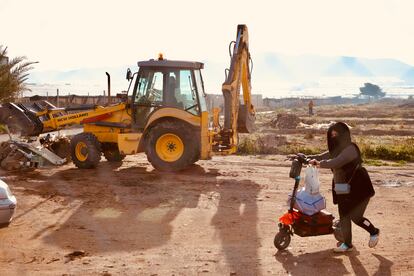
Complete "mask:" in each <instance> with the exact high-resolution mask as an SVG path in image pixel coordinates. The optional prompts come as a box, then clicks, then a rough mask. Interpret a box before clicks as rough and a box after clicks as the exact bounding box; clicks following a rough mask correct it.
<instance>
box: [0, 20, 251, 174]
mask: <svg viewBox="0 0 414 276" xmlns="http://www.w3.org/2000/svg"><path fill="white" fill-rule="evenodd" d="M229 49H230V50H231V49H233V51H232V52H231V51H230V52H231V53H230V56H231V64H230V68H229V69H228V70H226V79H225V82H224V83H223V85H222V92H223V96H224V124H223V126H221V125H220V123H219V110H218V109H217V108H216V109H214V110H213V112H212V113H213V114H209V112H208V110H207V106H206V101H205V97H206V95H205V92H204V85H203V78H202V74H201V69H203V67H204V65H203V63H200V62H191V61H173V60H167V59H164V58H163V57H162V55H160V56H159V58H158V59H157V60H153V59H151V60H148V61H140V62H138V67H139V70H138V72H136V73H134V74H132V72H131V71H130V70H129V69H128V71H127V79H128V81H129V82H130V84H129V89H128V90H129V91H130V90H132V96H131V97H127V98H126V100H125V102H122V103H118V104H113V105H108V106H85V107H83V108H76V110H73V109H71V108H56V107H54V106H53V105H51V104H50V103H48V102H42V103H36V104H34V105H32V106H30V107H28V106H27V105H24V104H6V105H3V107H2V108H1V109H0V114H3V122H6V123H8V124H9V125H13V124H15V125H18V126H20V129H21V131H22V134H24V135H26V136H36V135H39V134H42V133H47V132H50V131H55V130H60V129H65V128H67V127H68V126H70V125H76V124H80V125H82V126H83V132H82V133H80V134H77V135H75V136H73V137H72V138H71V141H70V151H71V159H72V161H73V162H74V163H75V165H76V166H77V167H78V168H84V169H87V168H94V167H96V166H97V165H98V163H99V161H100V159H101V155H102V153H103V155H104V156H105V158H106V159H107V160H108V161H121V160H122V159H123V158H124V157H125V155H129V154H136V153H139V152H145V153H146V155H147V157H148V160H149V162H150V163H151V164H152V165H153V166H154V167H155V168H156V169H158V170H162V171H177V170H181V169H183V168H185V167H187V166H189V165H190V164H193V163H194V162H196V161H197V160H199V159H209V158H211V156H213V155H226V154H232V153H235V152H236V150H237V144H238V133H239V132H242V133H247V132H251V131H253V127H254V119H255V110H254V107H253V105H252V102H251V75H250V73H251V71H250V70H251V67H250V65H251V58H250V53H249V43H248V31H247V27H246V25H238V27H237V37H236V41H234V42H232V43H231V44H230V46H229ZM240 86H241V87H242V88H243V97H242V99H243V104H239V101H240V88H241V87H240ZM82 109H83V110H82ZM0 117H1V116H0ZM210 118H212V122H211V123H210Z"/></svg>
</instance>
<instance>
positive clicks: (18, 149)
mask: <svg viewBox="0 0 414 276" xmlns="http://www.w3.org/2000/svg"><path fill="white" fill-rule="evenodd" d="M69 145H70V141H69V139H68V138H66V137H52V138H46V139H43V140H41V141H40V142H39V141H29V140H23V139H21V138H20V139H18V140H17V139H10V140H9V141H5V142H1V143H0V168H1V169H3V170H6V171H14V170H21V169H27V168H38V167H43V166H47V165H50V164H53V165H63V164H65V163H67V162H68V161H69V160H70V158H69V153H70V152H69Z"/></svg>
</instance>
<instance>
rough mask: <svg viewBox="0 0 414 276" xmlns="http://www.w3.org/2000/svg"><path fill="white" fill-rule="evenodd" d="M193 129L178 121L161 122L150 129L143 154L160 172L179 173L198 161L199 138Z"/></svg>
mask: <svg viewBox="0 0 414 276" xmlns="http://www.w3.org/2000/svg"><path fill="white" fill-rule="evenodd" d="M196 133H198V132H197V131H195V130H194V128H193V127H191V126H189V125H188V124H186V123H184V122H180V121H172V120H171V121H163V122H161V123H158V124H157V125H156V126H154V127H153V128H151V129H150V131H149V133H148V136H147V140H146V149H145V153H146V155H147V158H148V161H149V162H150V163H151V165H152V166H153V167H154V168H156V169H157V170H160V171H167V172H173V171H179V170H182V169H184V168H186V167H188V166H189V165H191V164H193V163H194V162H195V161H196V160H198V157H199V154H200V153H199V152H200V147H199V143H200V142H199V140H200V138H199V136H197V135H196Z"/></svg>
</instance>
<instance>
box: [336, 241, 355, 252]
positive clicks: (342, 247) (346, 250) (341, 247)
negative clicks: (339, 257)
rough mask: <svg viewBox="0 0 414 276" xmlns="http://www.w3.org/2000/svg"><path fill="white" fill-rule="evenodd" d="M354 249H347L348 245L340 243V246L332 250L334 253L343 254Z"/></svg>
mask: <svg viewBox="0 0 414 276" xmlns="http://www.w3.org/2000/svg"><path fill="white" fill-rule="evenodd" d="M353 249H354V248H353V247H349V246H348V245H346V244H345V243H341V245H340V246H338V247H337V248H334V250H333V251H334V252H335V253H343V252H350V251H352V250H353Z"/></svg>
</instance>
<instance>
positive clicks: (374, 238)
mask: <svg viewBox="0 0 414 276" xmlns="http://www.w3.org/2000/svg"><path fill="white" fill-rule="evenodd" d="M378 241H379V232H378V234H375V235H371V236H369V241H368V246H369V247H371V248H373V247H375V246H376V245H377V243H378Z"/></svg>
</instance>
